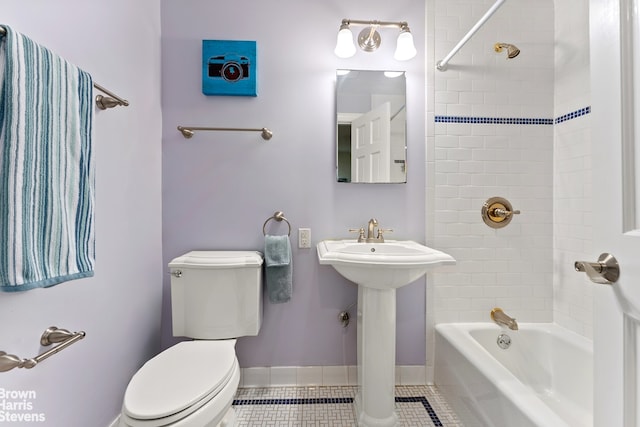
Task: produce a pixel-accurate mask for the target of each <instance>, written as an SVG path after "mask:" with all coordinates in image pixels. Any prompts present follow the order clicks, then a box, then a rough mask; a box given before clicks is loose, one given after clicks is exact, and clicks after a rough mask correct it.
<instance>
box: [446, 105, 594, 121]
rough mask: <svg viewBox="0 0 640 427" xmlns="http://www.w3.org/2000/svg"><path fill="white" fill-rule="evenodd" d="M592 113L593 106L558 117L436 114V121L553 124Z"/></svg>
mask: <svg viewBox="0 0 640 427" xmlns="http://www.w3.org/2000/svg"><path fill="white" fill-rule="evenodd" d="M589 113H591V106H588V107H584V108H581V109H579V110H576V111H572V112H571V113H567V114H565V115H562V116H560V117H557V118H556V119H536V118H520V117H468V116H436V117H435V121H436V123H468V124H485V125H553V124H558V123H562V122H566V121H567V120H572V119H575V118H578V117H581V116H584V115H585V114H589Z"/></svg>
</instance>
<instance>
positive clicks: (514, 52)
mask: <svg viewBox="0 0 640 427" xmlns="http://www.w3.org/2000/svg"><path fill="white" fill-rule="evenodd" d="M502 49H507V59H512V58H515V57H516V56H518V55H519V54H520V49H518V48H517V47H515V46H514V45H512V44H509V43H496V44H495V45H494V46H493V50H495V51H496V52H502Z"/></svg>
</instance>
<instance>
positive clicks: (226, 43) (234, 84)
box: [202, 40, 258, 96]
mask: <svg viewBox="0 0 640 427" xmlns="http://www.w3.org/2000/svg"><path fill="white" fill-rule="evenodd" d="M256 58H257V55H256V42H255V41H239V40H203V41H202V93H204V94H205V95H231V96H258V92H257V89H256V81H257V78H256V77H257V75H256V72H257V64H256Z"/></svg>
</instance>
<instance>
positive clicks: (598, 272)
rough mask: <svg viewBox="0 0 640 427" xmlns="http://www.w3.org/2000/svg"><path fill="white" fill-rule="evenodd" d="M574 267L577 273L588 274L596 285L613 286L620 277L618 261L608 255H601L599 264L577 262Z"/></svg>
mask: <svg viewBox="0 0 640 427" xmlns="http://www.w3.org/2000/svg"><path fill="white" fill-rule="evenodd" d="M573 266H574V267H575V269H576V271H580V272H584V273H587V276H589V279H591V281H592V282H594V283H600V284H603V285H611V284H613V283H615V282H617V281H618V278H619V277H620V266H619V265H618V260H617V259H616V257H614V256H613V255H611V254H608V253H603V254H600V256H599V257H598V261H597V262H588V261H576V262H575V263H574V264H573Z"/></svg>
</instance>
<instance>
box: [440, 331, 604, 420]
mask: <svg viewBox="0 0 640 427" xmlns="http://www.w3.org/2000/svg"><path fill="white" fill-rule="evenodd" d="M501 333H505V334H507V335H509V337H510V338H511V346H510V347H509V348H508V349H506V350H503V349H501V348H500V347H499V346H498V344H497V342H496V341H497V338H498V335H500V334H501ZM435 353H436V354H435V383H436V385H437V386H438V388H439V389H440V390H441V391H442V393H443V394H444V396H445V397H446V399H447V401H448V402H449V404H450V405H451V406H452V407H453V409H454V410H455V411H456V413H457V414H458V416H459V417H460V419H461V420H462V422H463V423H464V424H465V427H476V426H491V427H505V426H517V427H529V426H538V427H560V426H563V427H567V426H569V427H582V426H593V347H592V344H591V342H590V341H589V340H587V339H586V338H584V337H581V336H579V335H577V334H575V333H573V332H571V331H568V330H567V329H564V328H562V327H560V326H558V325H556V324H552V323H525V324H521V325H520V330H519V331H511V330H509V329H502V328H500V327H499V326H497V325H495V324H493V323H450V324H440V325H437V326H436V347H435Z"/></svg>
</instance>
